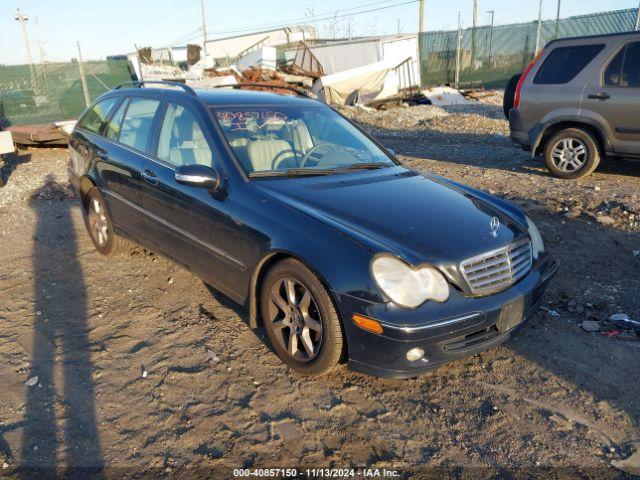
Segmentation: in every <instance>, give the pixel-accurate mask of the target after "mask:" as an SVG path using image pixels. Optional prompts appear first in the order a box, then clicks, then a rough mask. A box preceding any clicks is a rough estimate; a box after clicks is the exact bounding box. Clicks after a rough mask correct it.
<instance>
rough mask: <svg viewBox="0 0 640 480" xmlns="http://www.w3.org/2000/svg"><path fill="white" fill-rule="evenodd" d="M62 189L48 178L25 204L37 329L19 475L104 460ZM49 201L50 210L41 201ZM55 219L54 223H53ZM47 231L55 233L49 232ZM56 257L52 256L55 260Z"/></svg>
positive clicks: (84, 469)
mask: <svg viewBox="0 0 640 480" xmlns="http://www.w3.org/2000/svg"><path fill="white" fill-rule="evenodd" d="M66 195H67V190H66V189H65V188H64V187H63V186H62V185H59V184H57V183H56V182H55V180H54V179H53V178H52V177H51V176H49V177H48V178H47V181H46V182H45V186H43V187H42V188H40V189H39V190H36V191H35V192H34V193H33V195H32V197H31V201H30V205H31V208H32V209H33V210H34V211H35V212H36V215H37V219H36V227H35V239H34V240H35V242H34V247H33V248H34V250H33V256H32V257H33V278H34V286H33V288H34V298H35V304H34V307H33V308H34V313H35V317H34V327H33V343H32V348H31V352H32V358H31V362H30V364H31V372H30V373H29V378H30V379H36V377H37V380H35V381H34V384H33V385H32V386H29V387H28V389H27V398H26V414H25V420H24V431H23V437H22V446H21V450H22V451H21V455H20V458H21V463H20V467H19V472H20V473H21V474H22V476H23V477H29V478H32V477H38V478H42V477H52V476H55V475H56V474H60V473H62V474H63V475H64V476H67V477H68V476H78V478H81V477H83V476H84V475H86V474H90V473H95V472H99V471H100V470H101V469H102V466H103V461H102V455H101V449H100V436H99V432H98V426H97V424H96V416H95V406H94V395H95V394H94V388H93V381H92V370H93V362H92V359H91V342H90V341H89V338H88V331H87V324H86V322H87V292H86V288H85V280H84V275H83V272H82V268H81V266H80V262H79V260H78V258H77V242H76V238H75V233H74V232H75V230H74V227H73V222H72V218H71V207H72V206H73V205H74V204H72V203H71V202H69V201H63V199H64V198H65V196H66ZM42 197H45V198H49V199H54V202H55V204H54V207H55V208H51V206H50V203H49V202H46V201H42V200H41V198H42ZM52 223H53V224H55V227H54V228H52ZM48 232H55V233H54V234H53V235H52V234H51V233H48ZM53 259H55V260H54V261H52V260H53Z"/></svg>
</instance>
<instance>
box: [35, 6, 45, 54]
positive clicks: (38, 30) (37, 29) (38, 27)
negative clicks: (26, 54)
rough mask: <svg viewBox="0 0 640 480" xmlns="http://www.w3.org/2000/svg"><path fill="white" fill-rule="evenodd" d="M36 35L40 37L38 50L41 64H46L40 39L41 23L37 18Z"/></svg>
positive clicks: (39, 38)
mask: <svg viewBox="0 0 640 480" xmlns="http://www.w3.org/2000/svg"><path fill="white" fill-rule="evenodd" d="M36 35H37V37H38V50H40V63H42V64H44V47H43V46H42V38H41V37H40V22H39V21H38V17H36Z"/></svg>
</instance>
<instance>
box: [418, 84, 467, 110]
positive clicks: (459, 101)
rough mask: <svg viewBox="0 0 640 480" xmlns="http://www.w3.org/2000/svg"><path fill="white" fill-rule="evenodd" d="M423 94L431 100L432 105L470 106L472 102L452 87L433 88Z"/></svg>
mask: <svg viewBox="0 0 640 480" xmlns="http://www.w3.org/2000/svg"><path fill="white" fill-rule="evenodd" d="M422 94H423V95H424V96H425V97H427V98H428V99H429V101H430V102H431V105H436V106H441V105H469V104H471V103H476V102H472V101H470V100H467V99H466V98H465V97H464V96H463V95H462V94H461V93H460V92H459V91H458V90H456V89H455V88H451V87H433V88H427V89H426V90H423V91H422Z"/></svg>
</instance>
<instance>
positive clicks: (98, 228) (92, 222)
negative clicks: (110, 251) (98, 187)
mask: <svg viewBox="0 0 640 480" xmlns="http://www.w3.org/2000/svg"><path fill="white" fill-rule="evenodd" d="M88 221H89V232H90V233H91V236H92V237H93V239H94V240H95V241H96V242H97V244H98V245H100V246H101V247H104V246H105V245H106V244H107V242H108V241H109V221H108V220H107V214H106V212H105V210H104V206H103V205H102V204H101V203H100V201H99V200H98V199H96V198H93V199H92V200H91V202H90V203H89V212H88Z"/></svg>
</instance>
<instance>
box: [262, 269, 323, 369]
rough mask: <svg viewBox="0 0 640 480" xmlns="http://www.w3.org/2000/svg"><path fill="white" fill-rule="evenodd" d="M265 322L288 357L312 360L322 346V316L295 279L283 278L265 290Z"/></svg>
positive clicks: (305, 289)
mask: <svg viewBox="0 0 640 480" xmlns="http://www.w3.org/2000/svg"><path fill="white" fill-rule="evenodd" d="M268 312H269V319H268V320H269V321H270V322H271V326H272V328H273V332H274V333H275V336H276V338H277V340H278V342H279V343H280V346H281V347H282V348H284V349H285V350H286V352H287V353H288V355H289V356H291V357H292V358H294V359H295V360H298V361H301V362H309V361H311V360H313V359H314V358H315V357H316V355H317V354H318V352H319V351H320V346H321V345H322V319H321V316H320V310H319V308H318V304H317V303H316V300H315V299H314V298H313V295H312V293H311V291H310V290H309V289H308V288H307V287H306V286H305V285H303V284H302V283H301V282H300V281H299V280H296V279H294V278H291V277H285V278H282V279H279V280H277V281H276V282H274V284H273V285H272V286H271V290H270V291H269V305H268Z"/></svg>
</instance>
